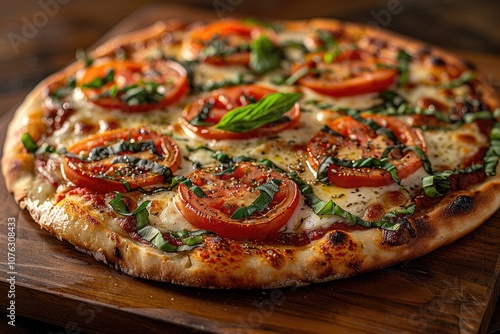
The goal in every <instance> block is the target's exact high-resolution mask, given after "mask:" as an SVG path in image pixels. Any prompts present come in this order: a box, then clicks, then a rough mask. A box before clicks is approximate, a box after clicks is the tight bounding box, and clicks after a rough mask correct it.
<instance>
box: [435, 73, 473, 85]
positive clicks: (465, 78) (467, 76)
mask: <svg viewBox="0 0 500 334" xmlns="http://www.w3.org/2000/svg"><path fill="white" fill-rule="evenodd" d="M475 77H476V75H475V74H474V73H473V72H469V71H465V72H463V73H462V74H461V75H460V76H459V77H458V78H456V79H455V80H452V81H450V82H447V83H445V84H443V88H447V89H452V88H456V87H460V86H462V85H464V84H466V83H468V82H470V81H471V80H472V79H474V78H475Z"/></svg>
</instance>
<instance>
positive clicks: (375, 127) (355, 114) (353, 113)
mask: <svg viewBox="0 0 500 334" xmlns="http://www.w3.org/2000/svg"><path fill="white" fill-rule="evenodd" d="M347 114H348V115H349V116H351V117H352V118H353V119H355V120H356V121H358V122H359V123H361V124H364V125H366V126H367V127H369V128H370V129H371V130H373V131H375V133H376V134H378V135H383V136H385V137H387V138H389V139H390V140H391V141H392V142H393V143H395V144H399V140H398V138H397V137H396V135H395V134H394V132H393V131H392V130H390V129H388V128H386V127H383V126H381V125H379V124H377V122H375V121H374V120H372V119H369V118H364V117H361V115H360V114H359V112H358V111H357V110H355V109H349V110H348V111H347Z"/></svg>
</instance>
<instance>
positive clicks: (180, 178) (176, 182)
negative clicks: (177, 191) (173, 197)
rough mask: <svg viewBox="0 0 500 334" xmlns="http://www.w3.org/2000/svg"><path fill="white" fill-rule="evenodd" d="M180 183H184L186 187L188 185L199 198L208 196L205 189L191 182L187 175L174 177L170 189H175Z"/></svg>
mask: <svg viewBox="0 0 500 334" xmlns="http://www.w3.org/2000/svg"><path fill="white" fill-rule="evenodd" d="M179 184H183V185H185V186H186V187H188V188H189V190H191V192H192V193H193V194H195V195H196V197H198V198H202V197H206V196H207V194H205V192H204V191H203V189H201V188H200V187H199V186H195V185H193V183H192V182H191V180H190V179H188V178H187V177H185V176H176V177H174V178H173V179H172V183H171V184H170V187H169V189H173V188H175V187H176V186H178V185H179Z"/></svg>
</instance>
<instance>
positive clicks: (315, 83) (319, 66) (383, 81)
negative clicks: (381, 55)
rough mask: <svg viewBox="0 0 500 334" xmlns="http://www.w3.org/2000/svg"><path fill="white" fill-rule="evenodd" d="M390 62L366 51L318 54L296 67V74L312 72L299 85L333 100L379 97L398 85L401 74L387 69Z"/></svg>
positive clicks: (303, 77) (311, 55)
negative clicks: (367, 94) (372, 94)
mask: <svg viewBox="0 0 500 334" xmlns="http://www.w3.org/2000/svg"><path fill="white" fill-rule="evenodd" d="M388 63H389V61H388V60H382V59H377V58H375V57H374V56H372V55H371V54H369V53H368V52H366V51H362V50H347V51H343V52H341V53H340V54H338V55H337V54H336V53H335V52H331V51H327V52H316V53H312V54H309V55H308V56H306V61H305V63H303V64H299V63H295V64H294V65H293V66H292V72H297V71H299V70H302V71H304V70H305V69H308V70H309V73H307V74H306V75H304V76H302V77H301V78H300V79H299V80H298V83H299V84H301V85H302V86H305V87H308V88H310V89H312V90H314V91H316V92H318V93H321V94H325V95H330V96H333V97H342V96H353V95H359V94H366V93H379V92H381V91H383V90H385V89H387V88H388V87H389V86H390V85H392V83H393V82H394V80H395V78H396V75H397V71H396V70H395V69H393V68H388V67H384V65H387V64H388Z"/></svg>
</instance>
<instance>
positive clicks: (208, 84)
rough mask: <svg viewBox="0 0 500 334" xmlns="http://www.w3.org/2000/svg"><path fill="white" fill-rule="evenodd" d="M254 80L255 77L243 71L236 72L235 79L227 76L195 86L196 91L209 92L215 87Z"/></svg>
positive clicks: (242, 83) (235, 84) (241, 83)
mask: <svg viewBox="0 0 500 334" xmlns="http://www.w3.org/2000/svg"><path fill="white" fill-rule="evenodd" d="M253 82H255V78H254V77H253V76H251V75H244V74H243V73H238V76H237V77H236V78H235V79H231V78H227V79H223V80H219V81H212V80H210V81H208V82H206V83H204V84H203V85H200V86H196V87H195V90H196V91H202V92H209V91H212V90H215V89H219V88H224V87H230V86H238V85H246V84H250V83H253Z"/></svg>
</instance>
